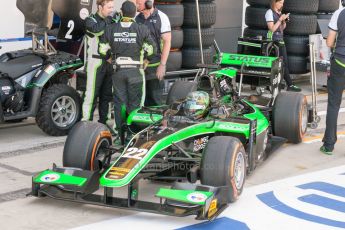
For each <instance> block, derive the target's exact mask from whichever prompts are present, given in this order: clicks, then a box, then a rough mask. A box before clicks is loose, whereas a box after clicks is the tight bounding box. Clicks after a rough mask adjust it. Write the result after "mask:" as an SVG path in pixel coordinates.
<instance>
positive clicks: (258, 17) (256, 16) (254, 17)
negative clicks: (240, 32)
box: [245, 6, 267, 30]
mask: <svg viewBox="0 0 345 230" xmlns="http://www.w3.org/2000/svg"><path fill="white" fill-rule="evenodd" d="M266 11H267V9H266V8H259V7H252V6H248V7H247V8H246V15H245V23H246V25H247V26H249V27H255V28H260V29H266V30H267V22H266V20H265V14H266Z"/></svg>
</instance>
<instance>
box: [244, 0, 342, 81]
mask: <svg viewBox="0 0 345 230" xmlns="http://www.w3.org/2000/svg"><path fill="white" fill-rule="evenodd" d="M319 1H320V2H324V3H325V4H326V2H327V4H326V5H328V2H333V1H331V0H324V1H322V0H303V1H301V0H285V2H284V9H283V11H284V13H290V20H289V22H288V23H287V26H286V29H285V31H284V41H285V44H286V49H287V52H288V62H289V70H290V74H305V73H307V72H308V70H307V61H308V56H309V48H308V43H309V35H310V34H315V33H316V31H317V16H316V13H317V12H318V10H319V8H320V5H322V4H319ZM247 3H248V4H249V5H250V6H248V7H247V9H246V15H245V23H246V25H247V26H248V27H247V28H246V29H245V30H244V33H243V36H245V37H255V36H258V35H261V36H262V37H264V38H265V37H266V36H267V30H268V28H267V23H266V20H265V13H266V11H267V9H269V5H270V0H247ZM338 5H339V1H338Z"/></svg>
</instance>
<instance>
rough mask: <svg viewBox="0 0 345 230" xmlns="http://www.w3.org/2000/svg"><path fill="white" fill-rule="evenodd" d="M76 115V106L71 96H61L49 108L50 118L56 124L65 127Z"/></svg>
mask: <svg viewBox="0 0 345 230" xmlns="http://www.w3.org/2000/svg"><path fill="white" fill-rule="evenodd" d="M76 117H77V106H76V103H75V101H74V100H73V99H72V98H71V97H69V96H62V97H59V98H57V99H56V100H55V101H54V103H53V105H52V108H51V118H52V120H53V122H54V124H55V125H56V126H58V127H60V128H65V127H67V126H69V125H70V124H72V123H73V122H74V121H75V120H76Z"/></svg>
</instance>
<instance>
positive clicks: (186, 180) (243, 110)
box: [31, 55, 307, 220]
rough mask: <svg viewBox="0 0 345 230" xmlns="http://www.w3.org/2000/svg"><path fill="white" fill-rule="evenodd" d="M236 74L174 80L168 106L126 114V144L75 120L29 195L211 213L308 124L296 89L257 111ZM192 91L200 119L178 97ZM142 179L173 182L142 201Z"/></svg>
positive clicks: (201, 214) (198, 215) (181, 212)
mask: <svg viewBox="0 0 345 230" xmlns="http://www.w3.org/2000/svg"><path fill="white" fill-rule="evenodd" d="M224 56H226V55H224ZM224 56H223V57H224ZM272 60H275V59H272ZM246 65H248V66H249V65H250V62H247V63H246ZM237 74H238V70H237V69H233V68H223V69H220V70H216V71H213V72H210V73H209V74H207V75H198V76H197V77H196V81H195V82H181V81H177V82H176V83H175V84H174V85H173V86H172V88H171V90H170V92H169V95H168V99H167V102H168V103H167V104H168V105H167V106H162V107H155V108H140V109H138V110H136V111H133V112H132V113H131V114H130V115H129V117H128V120H127V126H128V128H127V133H131V130H132V131H133V130H136V131H133V133H134V134H133V137H132V138H131V139H130V141H129V143H128V144H127V145H123V146H122V145H120V146H116V145H112V136H111V134H110V132H109V130H108V129H107V127H105V126H103V125H102V124H98V123H90V122H80V123H78V124H77V125H76V126H75V127H74V128H73V129H72V131H71V132H70V134H69V136H68V138H67V141H66V143H65V147H64V152H63V167H56V165H54V166H53V168H52V169H48V170H45V171H43V172H40V173H38V174H37V175H35V176H33V178H32V192H31V195H33V196H36V197H41V196H49V197H51V198H54V199H59V200H67V201H73V202H80V203H87V204H95V205H102V206H108V207H115V208H123V209H131V210H137V211H145V212H152V213H158V214H164V215H172V216H187V215H196V218H197V219H199V220H205V219H207V220H210V219H213V218H215V217H217V216H218V215H219V214H220V213H221V212H222V211H223V210H224V209H225V208H226V207H227V206H228V204H229V203H231V202H235V201H236V200H237V199H238V197H239V196H240V194H241V192H242V190H243V186H244V183H245V179H246V174H248V173H251V172H252V171H253V170H254V169H255V168H256V165H257V164H259V163H260V162H262V161H263V160H264V159H266V158H267V156H268V155H269V154H270V153H272V152H273V151H274V150H275V149H277V148H278V147H279V146H281V145H282V144H283V143H285V142H286V141H290V142H294V143H298V142H300V141H301V140H302V137H303V135H304V134H305V132H306V129H307V124H306V123H307V119H306V116H307V113H306V112H305V111H306V110H307V103H306V98H305V97H304V96H303V95H302V94H300V93H289V92H286V93H280V94H279V95H278V96H277V97H275V98H274V102H272V101H271V103H269V105H270V106H268V107H267V108H266V107H263V106H261V108H264V109H263V110H262V111H261V110H260V109H259V108H258V107H257V106H255V105H254V104H252V103H250V102H249V100H250V99H252V98H250V97H248V98H246V97H243V96H240V95H239V92H238V91H237V90H235V86H234V83H233V82H234V81H233V80H234V79H235V78H236V76H237ZM240 87H241V86H240ZM193 91H202V92H206V93H207V94H208V95H209V98H210V104H209V107H208V109H207V112H206V114H205V115H204V116H203V117H202V118H199V119H192V118H190V116H189V115H188V114H186V113H183V108H184V104H183V103H184V102H185V101H184V100H183V98H184V97H186V96H187V95H189V93H190V92H193ZM178 99H182V101H181V104H180V106H179V111H182V112H181V113H174V114H172V113H170V111H171V109H172V105H171V104H174V103H172V102H174V101H176V100H178ZM252 100H253V99H252ZM253 101H255V100H253ZM180 109H182V110H180ZM138 127H139V128H141V129H142V130H140V129H138ZM138 130H139V131H138ZM116 153H119V154H116ZM141 179H149V180H158V181H159V180H164V181H171V182H172V183H173V184H172V186H171V187H170V188H160V189H158V191H156V192H155V193H154V194H153V195H152V197H151V199H155V198H156V199H157V200H156V202H153V201H144V200H140V199H139V194H140V193H139V191H140V190H139V181H140V180H141ZM121 187H128V193H127V196H126V198H120V197H115V196H114V194H113V192H114V189H119V188H121ZM100 188H102V189H100Z"/></svg>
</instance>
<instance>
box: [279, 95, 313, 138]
mask: <svg viewBox="0 0 345 230" xmlns="http://www.w3.org/2000/svg"><path fill="white" fill-rule="evenodd" d="M307 125H308V107H307V99H306V97H305V96H304V95H303V94H302V93H296V92H281V93H280V94H279V95H278V96H277V99H276V101H275V104H274V107H273V132H274V135H275V136H279V137H284V138H286V139H288V141H289V142H292V143H295V144H297V143H300V142H301V141H302V139H303V137H304V135H305V134H306V132H307Z"/></svg>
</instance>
